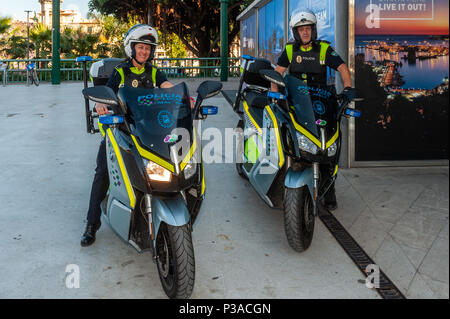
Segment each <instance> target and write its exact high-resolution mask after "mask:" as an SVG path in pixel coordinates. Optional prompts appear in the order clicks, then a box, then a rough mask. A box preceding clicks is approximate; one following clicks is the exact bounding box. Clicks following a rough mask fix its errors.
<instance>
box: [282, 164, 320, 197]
mask: <svg viewBox="0 0 450 319" xmlns="http://www.w3.org/2000/svg"><path fill="white" fill-rule="evenodd" d="M305 185H306V186H308V189H309V192H310V193H311V197H312V198H314V172H313V169H312V168H311V167H309V168H305V169H304V170H303V171H294V170H293V169H292V168H289V169H288V171H287V172H286V177H285V178H284V186H286V187H287V188H300V187H303V186H305Z"/></svg>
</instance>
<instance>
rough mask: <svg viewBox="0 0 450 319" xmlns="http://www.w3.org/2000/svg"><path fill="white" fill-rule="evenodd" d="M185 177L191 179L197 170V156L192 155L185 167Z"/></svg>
mask: <svg viewBox="0 0 450 319" xmlns="http://www.w3.org/2000/svg"><path fill="white" fill-rule="evenodd" d="M183 171H184V178H185V179H189V178H191V177H192V176H194V174H195V173H196V172H197V160H196V158H195V156H192V157H191V159H190V160H189V162H188V163H187V164H186V166H185V167H184V170H183Z"/></svg>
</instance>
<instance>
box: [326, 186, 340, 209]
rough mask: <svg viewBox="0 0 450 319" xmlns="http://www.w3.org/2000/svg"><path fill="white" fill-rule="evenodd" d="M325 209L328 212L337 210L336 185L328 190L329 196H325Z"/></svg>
mask: <svg viewBox="0 0 450 319" xmlns="http://www.w3.org/2000/svg"><path fill="white" fill-rule="evenodd" d="M325 208H326V209H328V210H336V209H337V201H336V191H335V189H334V185H333V187H331V188H330V189H329V190H328V192H327V194H326V195H325Z"/></svg>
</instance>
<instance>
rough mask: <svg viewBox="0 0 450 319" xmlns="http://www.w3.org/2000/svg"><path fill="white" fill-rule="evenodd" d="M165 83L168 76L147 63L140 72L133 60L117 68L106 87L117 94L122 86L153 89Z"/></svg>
mask: <svg viewBox="0 0 450 319" xmlns="http://www.w3.org/2000/svg"><path fill="white" fill-rule="evenodd" d="M165 81H167V79H166V76H165V75H164V73H162V72H161V71H159V70H158V68H157V67H156V66H154V65H151V64H150V63H146V64H145V65H144V67H143V68H142V69H141V70H138V68H137V67H135V66H133V63H132V62H131V59H128V60H126V61H124V62H122V63H120V64H119V65H118V66H116V67H115V69H114V71H113V73H112V75H111V76H110V78H109V79H108V82H107V83H106V85H107V86H109V87H110V88H111V89H113V91H114V92H115V93H116V94H117V91H118V90H119V88H120V87H122V86H130V87H135V88H136V87H138V88H145V89H152V88H155V87H159V86H161V84H162V83H164V82H165Z"/></svg>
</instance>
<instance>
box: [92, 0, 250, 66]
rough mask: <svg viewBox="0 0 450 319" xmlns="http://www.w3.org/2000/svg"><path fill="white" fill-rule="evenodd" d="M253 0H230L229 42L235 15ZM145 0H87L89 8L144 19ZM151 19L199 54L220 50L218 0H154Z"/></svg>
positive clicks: (235, 30)
mask: <svg viewBox="0 0 450 319" xmlns="http://www.w3.org/2000/svg"><path fill="white" fill-rule="evenodd" d="M251 2H252V0H230V3H229V6H228V18H229V20H228V25H229V32H228V43H229V44H230V45H231V43H232V40H233V39H234V38H235V37H236V36H237V35H238V34H239V22H237V21H236V17H237V16H238V15H239V14H240V13H241V12H242V10H243V9H244V8H245V7H246V6H248V5H249V4H250V3H251ZM148 3H149V1H148V0H129V1H122V0H90V2H89V8H90V10H91V11H94V10H96V11H98V12H100V13H102V14H113V15H114V16H115V17H117V18H119V19H121V20H126V19H127V17H128V16H129V15H133V16H137V17H138V20H139V21H140V22H146V21H147V12H148V10H149V6H148ZM151 3H152V8H151V9H150V12H152V21H154V22H153V24H154V26H155V27H157V28H158V29H160V30H161V31H162V32H163V33H167V34H172V33H174V34H176V35H177V36H178V37H179V39H180V40H181V42H182V43H183V45H184V46H185V47H186V48H188V49H189V50H190V51H191V52H192V53H194V54H195V55H196V56H198V57H207V56H219V54H220V46H219V45H220V2H219V1H218V0H183V1H180V0H153V1H151Z"/></svg>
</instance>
